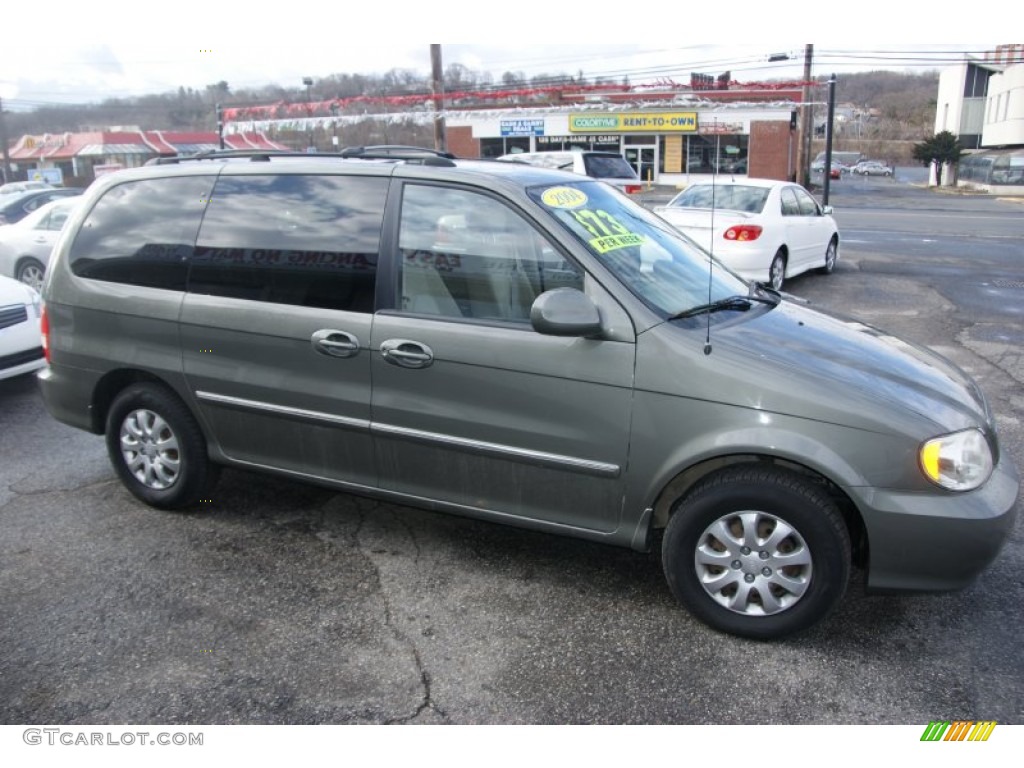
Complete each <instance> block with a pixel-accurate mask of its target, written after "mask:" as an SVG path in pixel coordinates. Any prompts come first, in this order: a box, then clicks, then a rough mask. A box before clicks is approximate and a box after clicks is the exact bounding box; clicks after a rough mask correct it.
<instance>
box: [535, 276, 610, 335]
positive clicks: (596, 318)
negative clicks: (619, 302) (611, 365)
mask: <svg viewBox="0 0 1024 768" xmlns="http://www.w3.org/2000/svg"><path fill="white" fill-rule="evenodd" d="M530 323H531V324H532V325H533V329H534V330H535V331H537V333H543V334H546V335H548V336H599V335H600V334H601V331H602V328H601V313H600V311H599V310H598V308H597V305H596V304H595V303H594V302H593V301H592V300H591V298H590V297H589V296H587V295H586V294H585V293H583V292H582V291H578V290H576V289H575V288H555V289H554V290H551V291H546V292H544V293H542V294H541V295H540V296H538V297H537V298H536V299H535V300H534V302H533V306H532V307H530Z"/></svg>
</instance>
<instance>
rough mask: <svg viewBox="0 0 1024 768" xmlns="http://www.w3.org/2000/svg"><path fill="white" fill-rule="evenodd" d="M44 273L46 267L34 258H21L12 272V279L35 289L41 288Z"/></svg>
mask: <svg viewBox="0 0 1024 768" xmlns="http://www.w3.org/2000/svg"><path fill="white" fill-rule="evenodd" d="M45 274H46V267H45V266H44V265H43V263H42V262H40V261H37V260H36V259H23V260H22V261H21V262H20V263H19V264H18V269H17V270H16V271H15V273H14V279H15V280H17V281H18V282H19V283H24V284H25V285H30V286H32V287H33V288H35V289H36V290H37V291H39V290H42V287H43V286H42V281H43V276H44V275H45Z"/></svg>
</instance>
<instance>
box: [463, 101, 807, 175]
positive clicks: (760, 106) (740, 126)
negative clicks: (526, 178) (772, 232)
mask: <svg viewBox="0 0 1024 768" xmlns="http://www.w3.org/2000/svg"><path fill="white" fill-rule="evenodd" d="M622 96H623V97H625V96H626V94H623V95H622ZM629 96H630V99H629V102H626V101H625V99H624V98H623V99H622V100H617V99H616V98H615V95H614V94H611V95H610V94H604V95H603V96H602V98H601V102H600V103H599V104H587V103H583V104H577V105H574V106H568V107H559V108H544V109H538V110H536V111H531V110H529V109H528V108H521V109H515V110H493V109H491V110H479V111H463V112H459V113H449V115H448V116H447V117H446V135H447V140H448V149H449V150H450V151H452V152H454V153H455V154H456V155H459V156H460V157H499V156H500V155H504V154H510V153H516V152H542V151H545V150H566V149H592V150H603V151H610V152H617V153H620V154H622V155H623V156H624V157H625V158H626V159H627V160H628V161H629V163H630V164H631V165H632V166H633V167H634V168H635V169H636V171H637V173H638V174H639V175H640V178H641V179H643V180H644V181H649V182H651V183H657V184H685V183H686V182H687V181H688V180H689V178H690V176H691V175H694V174H709V173H714V172H719V173H735V174H749V175H751V176H758V177H762V178H776V179H790V178H794V177H795V176H796V168H797V146H798V141H799V132H798V131H797V110H798V108H799V105H800V102H799V98H800V93H799V91H791V92H787V91H769V92H767V93H766V92H765V91H750V92H744V91H737V90H727V91H721V92H704V93H701V94H699V98H695V96H696V94H692V93H690V94H686V95H685V96H681V95H680V94H679V93H675V92H672V93H665V94H660V98H658V96H659V95H658V94H648V95H646V96H645V97H644V99H643V103H642V104H636V101H637V95H636V94H629ZM630 102H632V103H630Z"/></svg>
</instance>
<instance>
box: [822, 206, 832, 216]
mask: <svg viewBox="0 0 1024 768" xmlns="http://www.w3.org/2000/svg"><path fill="white" fill-rule="evenodd" d="M833 210H834V209H833V208H832V206H831V205H823V206H821V215H822V216H831V215H832V211H833Z"/></svg>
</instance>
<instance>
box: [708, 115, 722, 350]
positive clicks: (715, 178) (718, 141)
mask: <svg viewBox="0 0 1024 768" xmlns="http://www.w3.org/2000/svg"><path fill="white" fill-rule="evenodd" d="M713 125H714V130H715V159H714V160H713V161H712V163H711V244H710V245H709V246H708V253H710V254H711V257H710V258H708V304H710V303H711V282H712V280H711V277H712V272H713V271H714V269H715V261H714V255H715V208H716V205H715V202H716V201H715V193H716V192H717V183H716V182H717V181H718V164H719V162H721V158H720V157H719V155H718V152H719V149H720V147H721V143H722V139H721V137H720V136H719V135H718V118H717V117H716V118H715V119H714V122H713ZM704 354H705V355H710V354H711V313H710V312H708V313H707V335H706V336H705V337H704Z"/></svg>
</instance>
